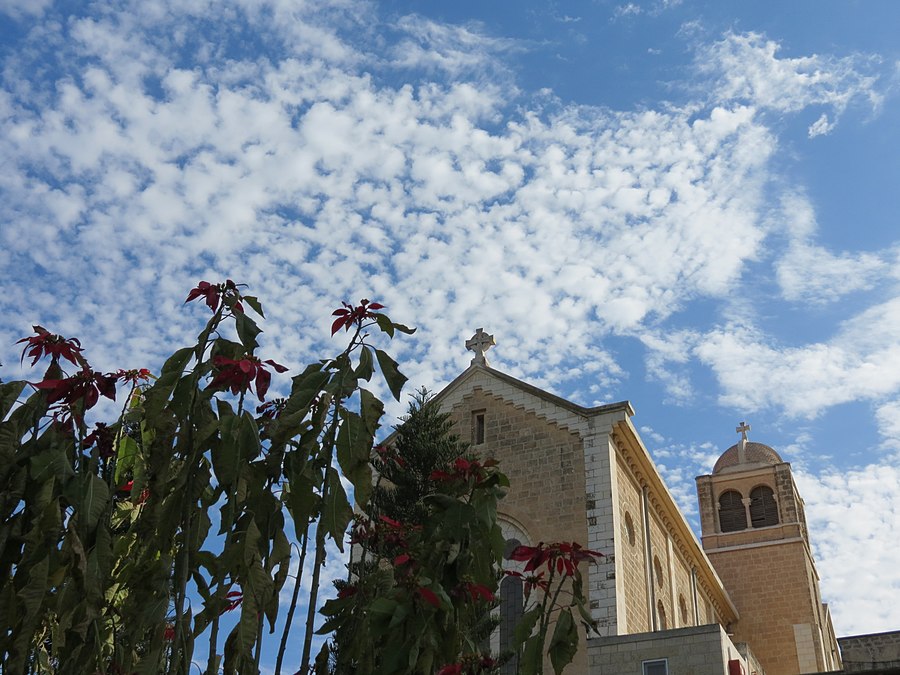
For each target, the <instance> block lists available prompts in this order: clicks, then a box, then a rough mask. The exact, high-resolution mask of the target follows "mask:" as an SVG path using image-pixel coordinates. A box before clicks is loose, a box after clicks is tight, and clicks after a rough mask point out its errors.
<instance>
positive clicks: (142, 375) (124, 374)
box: [116, 368, 153, 386]
mask: <svg viewBox="0 0 900 675" xmlns="http://www.w3.org/2000/svg"><path fill="white" fill-rule="evenodd" d="M152 377H153V374H152V373H151V372H150V371H149V370H147V369H146V368H132V369H131V370H122V369H121V368H119V370H117V371H116V379H117V380H121V381H122V382H131V384H132V385H134V386H137V384H138V381H141V382H149V381H150V378H152Z"/></svg>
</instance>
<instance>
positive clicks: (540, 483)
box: [437, 329, 841, 675]
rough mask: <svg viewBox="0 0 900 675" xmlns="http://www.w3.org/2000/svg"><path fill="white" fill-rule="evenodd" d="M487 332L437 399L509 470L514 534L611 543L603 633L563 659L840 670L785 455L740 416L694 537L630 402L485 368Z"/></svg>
mask: <svg viewBox="0 0 900 675" xmlns="http://www.w3.org/2000/svg"><path fill="white" fill-rule="evenodd" d="M493 344H494V342H493V337H492V336H490V335H487V334H486V333H484V332H483V331H482V330H481V329H478V332H477V333H476V334H475V336H474V337H473V338H472V339H471V340H469V341H468V342H467V343H466V346H467V347H468V348H469V349H470V350H472V351H474V352H475V358H474V359H472V362H471V365H470V366H469V367H468V368H467V369H466V370H465V371H464V372H462V373H461V374H460V375H459V376H458V377H457V378H456V379H455V380H454V381H453V382H451V383H450V384H449V385H448V386H447V387H446V388H444V389H443V390H442V391H441V392H440V393H439V394H438V395H437V401H438V403H439V404H440V406H441V407H442V409H444V410H446V411H449V412H450V413H451V414H452V418H453V420H454V424H455V426H456V429H457V433H458V434H459V435H460V437H461V438H462V439H463V440H468V441H470V442H471V444H472V446H473V449H474V450H476V451H477V452H479V453H480V454H482V455H483V456H490V457H495V458H497V459H498V460H500V462H501V466H502V468H503V470H504V472H505V473H506V474H507V475H508V476H509V479H510V482H511V485H512V488H511V489H510V492H509V494H508V495H507V497H506V498H505V499H504V500H503V501H502V502H501V505H500V508H501V514H500V521H501V527H502V528H503V531H504V536H505V537H506V539H507V542H508V544H509V546H512V545H515V544H516V543H522V544H532V545H533V544H537V543H538V542H542V541H543V542H555V541H576V542H579V543H582V544H586V545H587V546H588V547H589V548H591V549H594V550H598V551H601V552H603V553H604V554H606V557H604V558H602V559H600V562H599V564H596V565H591V566H590V569H589V571H588V573H587V574H588V578H587V580H588V584H587V586H588V588H587V593H588V594H589V607H590V611H591V614H592V616H593V618H594V619H595V620H596V622H597V626H598V628H599V632H600V636H599V637H597V636H594V637H592V638H591V639H588V640H586V641H585V640H582V642H581V644H582V648H581V649H580V650H579V653H578V654H577V655H576V659H575V661H574V662H573V664H572V665H571V666H569V668H567V670H566V672H567V673H572V674H575V675H580V674H590V675H619V674H625V673H629V674H634V675H701V674H703V675H705V674H707V673H709V674H710V675H712V674H715V675H722V674H723V673H725V674H727V675H738V674H741V673H742V674H744V675H751V674H752V673H756V674H757V675H763V673H765V674H766V675H796V674H798V673H820V672H827V671H836V670H840V669H841V656H840V651H839V649H838V642H837V640H836V637H835V634H834V630H833V628H832V623H831V618H830V616H829V613H828V607H827V606H826V605H825V604H823V602H822V599H821V597H820V594H819V578H818V574H817V572H816V566H815V561H814V560H813V557H812V553H811V549H810V543H809V533H808V530H807V527H806V520H805V516H804V512H803V500H802V498H801V496H800V494H799V493H798V491H797V486H796V484H795V482H794V479H793V477H792V474H791V466H790V464H789V463H787V462H785V461H783V459H782V458H781V457H780V456H779V455H778V453H777V452H776V451H775V450H774V449H772V448H770V447H769V446H767V445H763V444H762V443H757V442H753V441H750V440H749V439H748V434H747V432H748V431H749V429H750V428H749V426H746V425H744V424H743V423H742V424H741V426H740V427H738V429H737V431H738V432H739V433H740V437H739V440H738V442H737V443H736V444H735V445H733V446H732V447H730V448H729V449H728V450H726V451H725V452H724V453H723V454H722V456H721V457H720V458H719V460H718V462H716V465H715V467H714V468H713V471H712V473H711V474H710V475H707V476H700V477H698V478H697V495H698V499H699V503H700V519H701V523H702V536H701V539H700V541H698V539H697V537H696V536H695V535H694V533H693V531H692V530H691V528H690V526H689V525H688V523H687V521H686V519H685V517H684V515H683V514H682V513H681V511H680V510H679V508H678V506H677V505H676V503H675V500H674V498H673V497H672V494H671V493H670V492H669V489H668V488H667V487H666V485H665V483H664V482H663V480H662V478H661V477H660V475H659V472H658V471H657V470H656V467H655V466H654V463H653V459H652V458H651V456H650V453H649V452H648V451H647V448H646V446H645V445H644V443H643V441H642V440H641V437H640V435H639V433H638V431H637V429H636V428H635V426H634V424H633V423H632V421H631V418H632V416H633V414H634V411H633V409H632V407H631V404H630V403H629V402H627V401H623V402H620V403H611V404H607V405H602V406H598V407H593V408H585V407H582V406H579V405H576V404H574V403H571V402H569V401H566V400H564V399H562V398H560V397H557V396H554V395H553V394H550V393H548V392H546V391H543V390H541V389H539V388H537V387H534V386H531V385H529V384H527V383H525V382H522V381H520V380H518V379H516V378H514V377H511V376H509V375H506V374H505V373H502V372H500V371H498V370H495V369H493V368H491V367H490V365H489V363H488V361H487V359H486V357H485V352H486V351H487V349H488V348H489V347H490V346H491V345H493ZM520 583H521V582H520V580H517V579H515V578H507V579H505V580H504V581H503V584H502V585H501V589H500V595H501V611H502V613H503V616H502V618H501V626H500V628H499V629H498V635H496V636H495V637H494V643H495V647H503V646H504V644H506V643H508V641H509V639H510V633H509V626H510V625H513V624H514V621H515V618H516V615H517V613H519V612H521V607H522V589H521V587H520V586H517V584H520ZM585 645H586V646H585ZM515 668H516V665H515V663H510V664H508V666H507V670H506V672H509V673H514V672H515ZM547 672H552V670H550V669H549V668H548V670H547Z"/></svg>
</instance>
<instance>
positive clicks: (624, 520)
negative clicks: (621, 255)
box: [616, 462, 651, 633]
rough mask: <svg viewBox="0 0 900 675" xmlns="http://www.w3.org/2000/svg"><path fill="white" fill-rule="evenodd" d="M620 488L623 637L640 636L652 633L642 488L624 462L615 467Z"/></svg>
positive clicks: (618, 567) (618, 569)
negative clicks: (648, 603) (642, 511)
mask: <svg viewBox="0 0 900 675" xmlns="http://www.w3.org/2000/svg"><path fill="white" fill-rule="evenodd" d="M616 482H617V483H618V487H619V513H620V518H619V520H620V525H619V527H618V529H617V534H618V541H617V545H616V563H617V564H616V576H617V581H619V582H620V583H619V589H620V593H621V595H622V601H620V607H622V609H621V610H620V611H621V612H622V614H623V615H624V617H623V616H620V617H619V632H620V633H640V632H643V631H648V630H650V629H651V625H650V617H649V613H648V609H647V607H648V605H647V602H648V597H649V592H650V591H649V589H648V588H647V567H646V564H647V563H646V556H645V553H644V552H645V551H646V548H647V547H646V536H647V535H646V532H645V531H644V523H643V518H642V517H641V488H640V486H639V485H638V483H637V481H635V479H634V476H632V475H631V473H630V472H629V471H628V469H627V467H626V466H624V465H623V463H622V462H617V463H616Z"/></svg>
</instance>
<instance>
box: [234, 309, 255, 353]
mask: <svg viewBox="0 0 900 675" xmlns="http://www.w3.org/2000/svg"><path fill="white" fill-rule="evenodd" d="M234 327H235V328H236V329H237V334H238V337H239V338H240V340H241V344H242V345H244V349H246V350H247V351H248V352H252V351H253V350H254V349H256V348H257V347H259V344H258V343H257V342H256V336H257V335H259V334H260V333H262V330H260V328H259V326H257V325H256V322H255V321H254V320H253V319H251V318H250V317H249V316H247V315H246V314H244V313H239V314H235V315H234Z"/></svg>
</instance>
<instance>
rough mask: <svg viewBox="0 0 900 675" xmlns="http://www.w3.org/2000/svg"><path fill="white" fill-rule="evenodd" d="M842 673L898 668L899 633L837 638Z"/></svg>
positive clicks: (899, 652)
mask: <svg viewBox="0 0 900 675" xmlns="http://www.w3.org/2000/svg"><path fill="white" fill-rule="evenodd" d="M838 642H839V643H840V645H841V656H842V657H843V660H844V672H847V673H854V672H860V671H865V670H872V669H875V668H887V667H889V666H894V667H898V666H900V631H893V632H890V633H873V634H870V635H853V636H851V637H842V638H838Z"/></svg>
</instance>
